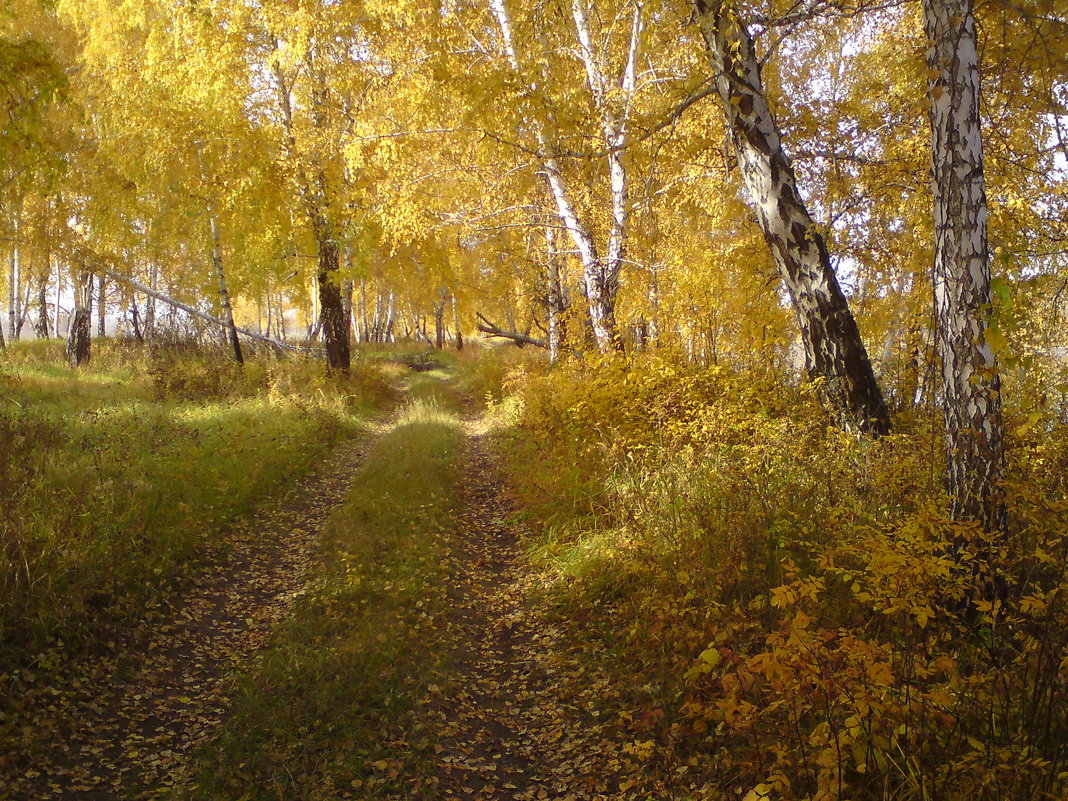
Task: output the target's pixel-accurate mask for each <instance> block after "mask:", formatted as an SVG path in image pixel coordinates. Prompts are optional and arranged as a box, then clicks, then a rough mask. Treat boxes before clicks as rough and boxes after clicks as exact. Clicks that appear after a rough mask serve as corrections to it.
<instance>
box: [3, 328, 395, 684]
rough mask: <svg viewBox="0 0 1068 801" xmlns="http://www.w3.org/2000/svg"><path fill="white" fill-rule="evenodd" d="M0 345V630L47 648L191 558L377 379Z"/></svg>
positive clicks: (10, 650)
mask: <svg viewBox="0 0 1068 801" xmlns="http://www.w3.org/2000/svg"><path fill="white" fill-rule="evenodd" d="M61 358H62V356H61V346H59V345H56V344H55V343H26V344H25V345H20V346H15V347H9V348H8V349H7V350H6V351H4V352H3V353H2V354H0V534H2V543H0V601H2V603H0V642H2V643H3V645H4V649H3V650H4V653H5V657H4V659H5V660H6V664H0V668H4V667H8V668H10V667H13V666H16V665H19V664H23V665H25V664H32V663H33V662H34V661H37V662H44V661H47V660H49V659H52V658H55V657H54V654H55V653H57V651H58V650H60V649H62V648H69V647H70V646H72V645H73V644H76V643H78V642H80V641H82V640H85V639H86V635H88V634H91V633H92V632H93V631H94V630H95V628H96V627H97V626H99V625H100V624H101V623H104V622H107V621H115V620H119V619H121V618H122V617H123V616H124V615H125V614H127V613H130V614H134V613H136V610H137V609H138V608H139V606H140V604H139V599H143V598H144V597H145V596H146V595H147V594H148V593H152V592H157V591H160V590H161V589H164V588H166V587H168V586H170V585H172V584H173V583H174V582H177V581H181V578H182V576H183V574H185V572H186V571H187V569H188V567H189V565H190V564H191V563H193V562H195V561H196V560H198V559H200V558H203V557H204V556H205V555H206V554H207V553H208V552H209V551H210V550H211V548H213V547H214V546H216V545H217V544H218V540H219V535H220V534H221V532H222V531H223V530H224V529H225V527H226V526H227V525H228V524H229V523H230V522H231V521H232V520H234V519H235V517H237V516H239V515H242V514H244V513H246V512H247V511H249V510H250V509H251V508H253V507H254V506H256V505H257V504H258V503H259V502H260V501H261V500H262V499H263V498H264V497H265V496H266V495H268V494H269V493H271V492H273V491H275V490H276V489H277V488H278V487H279V486H281V485H283V484H284V483H286V482H287V481H290V480H292V479H293V478H294V477H296V476H298V475H299V474H301V473H302V472H304V471H305V470H306V469H307V468H308V467H310V466H311V465H312V464H314V463H315V462H316V460H317V459H318V458H319V457H320V456H321V455H322V454H323V453H325V452H326V451H327V450H328V449H329V448H330V447H331V446H332V445H333V444H334V443H335V442H336V441H337V440H338V439H339V438H341V437H344V436H346V435H348V434H349V433H351V432H352V431H353V430H355V429H356V428H357V427H358V426H360V425H364V424H365V421H366V418H367V417H368V416H369V415H370V414H371V413H372V409H373V408H374V407H375V405H376V404H380V403H381V402H382V401H383V400H384V399H385V398H386V397H387V394H388V391H387V389H386V387H385V385H384V383H383V382H381V381H380V380H379V379H377V378H376V377H375V375H374V374H372V373H370V372H367V373H363V372H359V371H357V374H356V376H355V377H354V378H352V379H350V380H348V381H344V382H337V381H332V382H327V381H326V380H325V379H323V378H322V377H321V373H322V368H321V366H320V365H316V364H311V363H305V362H303V361H296V360H294V361H290V362H288V363H252V364H250V365H248V367H247V368H246V369H245V370H244V371H241V370H240V369H239V368H237V367H236V366H234V365H230V364H227V363H225V362H220V361H218V360H213V359H211V358H207V357H204V356H197V355H196V354H183V355H175V354H151V353H148V352H144V351H139V350H136V349H134V350H130V349H123V348H120V347H119V346H118V345H116V344H113V343H107V344H104V345H103V346H102V347H101V346H98V347H97V349H96V353H95V355H94V363H93V365H92V367H91V368H89V369H86V370H80V371H71V370H68V369H67V368H66V367H65V366H63V365H62V362H61Z"/></svg>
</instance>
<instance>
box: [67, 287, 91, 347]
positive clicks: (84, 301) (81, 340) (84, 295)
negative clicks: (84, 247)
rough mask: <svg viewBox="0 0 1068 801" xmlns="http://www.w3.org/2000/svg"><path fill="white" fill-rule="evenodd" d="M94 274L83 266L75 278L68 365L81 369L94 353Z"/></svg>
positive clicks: (68, 336) (68, 339) (68, 333)
mask: <svg viewBox="0 0 1068 801" xmlns="http://www.w3.org/2000/svg"><path fill="white" fill-rule="evenodd" d="M92 309H93V274H92V273H91V272H89V271H88V270H87V269H85V267H84V266H83V267H82V268H81V269H80V270H78V271H77V273H76V275H75V276H74V314H73V316H72V317H71V320H70V327H69V329H68V331H67V363H68V364H69V365H70V366H71V367H72V368H73V367H80V366H81V365H83V364H88V363H89V356H90V355H91V352H92V338H91V336H90V330H91V327H92Z"/></svg>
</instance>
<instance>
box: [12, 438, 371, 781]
mask: <svg viewBox="0 0 1068 801" xmlns="http://www.w3.org/2000/svg"><path fill="white" fill-rule="evenodd" d="M366 445H367V442H366V438H365V437H362V436H357V437H355V438H353V439H349V440H346V441H345V442H343V443H341V444H340V445H339V446H338V447H337V448H336V449H335V450H334V452H333V453H332V454H331V455H330V456H328V457H327V459H326V460H325V461H324V462H323V463H322V464H321V465H319V466H318V467H317V468H315V469H314V470H313V471H311V472H310V473H308V474H307V475H305V476H304V477H303V478H302V479H300V480H298V481H297V482H295V483H294V484H293V486H292V487H291V488H290V489H289V490H288V491H286V492H283V493H280V494H279V495H278V496H276V497H275V498H273V499H270V500H268V501H267V502H266V504H265V505H264V506H263V507H262V508H261V509H260V510H259V511H257V512H256V513H254V514H253V515H251V516H249V517H248V518H246V519H244V520H243V521H240V522H239V523H237V524H236V525H235V527H234V528H233V529H232V531H231V532H230V534H231V536H230V537H229V538H228V539H227V541H226V545H225V547H224V548H220V549H219V557H218V560H217V561H215V562H211V563H209V564H208V566H206V567H204V568H202V569H201V570H199V572H198V573H197V575H196V577H195V578H194V579H193V580H192V583H191V586H190V587H189V588H188V589H187V590H185V591H184V592H182V593H179V594H177V595H174V596H166V595H165V596H163V597H160V598H159V599H158V600H156V601H155V602H154V603H153V604H151V605H149V606H148V607H146V608H145V609H144V612H143V617H142V621H141V623H140V624H139V625H138V626H137V627H136V628H135V629H133V630H131V631H128V632H123V633H122V634H121V635H120V636H116V638H115V640H114V641H113V642H107V643H105V649H106V652H105V653H103V654H98V655H94V656H92V657H90V658H88V659H86V660H84V661H80V662H79V663H77V664H72V665H66V666H62V667H59V668H57V669H56V671H55V672H54V673H53V674H51V675H49V676H40V675H38V676H37V677H36V681H35V682H34V683H32V684H31V685H30V686H26V687H23V688H22V692H23V701H22V704H23V710H22V711H23V714H24V715H25V717H24V718H23V721H22V723H21V731H22V733H23V738H24V739H23V742H22V743H21V744H20V745H21V747H19V748H17V749H15V750H16V753H14V754H9V755H6V760H4V759H0V799H12V801H14V800H15V799H19V800H20V801H21V800H22V799H26V801H29V800H30V799H33V801H38V799H41V800H43V799H50V798H63V799H86V800H89V799H92V800H94V801H95V800H96V799H100V800H101V801H103V799H136V800H137V801H147V800H148V799H155V798H160V797H165V796H166V795H167V794H168V793H169V792H170V788H171V787H173V786H174V785H175V784H177V783H180V781H181V780H182V777H183V775H184V772H185V770H186V769H187V767H188V765H189V761H190V758H191V756H192V754H193V753H194V752H195V751H196V749H197V748H198V746H200V745H201V744H202V743H203V742H204V741H205V740H206V738H208V737H210V736H211V735H212V734H213V733H214V732H215V731H216V729H217V727H218V725H219V723H220V721H221V720H222V719H223V718H224V717H225V715H226V714H227V709H228V705H229V700H228V697H227V694H226V691H225V687H226V678H227V676H228V674H229V672H230V671H231V669H232V668H233V666H234V665H235V664H237V663H239V662H241V661H243V660H245V659H247V658H248V656H250V655H251V654H252V653H254V652H255V651H257V650H259V648H261V647H262V646H263V645H264V644H265V642H266V640H267V638H268V636H269V634H270V632H271V631H272V629H273V628H274V626H275V625H276V624H277V623H278V622H279V621H280V620H281V619H283V618H284V617H285V616H286V614H287V612H288V610H289V608H290V606H291V604H292V601H293V599H294V598H295V597H296V596H297V595H299V594H300V592H301V591H302V589H303V586H304V572H305V569H306V568H307V566H308V565H309V563H310V560H311V558H312V555H313V551H314V548H315V543H316V538H317V535H318V533H319V531H320V529H321V528H322V526H323V523H324V522H325V520H326V519H327V517H328V516H329V515H330V513H331V512H332V510H334V509H335V508H336V507H337V506H338V505H340V504H341V502H342V500H343V498H344V495H345V493H346V491H347V490H348V488H349V486H350V484H351V482H352V480H353V478H354V477H355V475H356V473H357V472H358V471H359V468H360V463H361V461H362V454H363V453H364V452H365V448H366ZM205 561H208V562H210V560H205Z"/></svg>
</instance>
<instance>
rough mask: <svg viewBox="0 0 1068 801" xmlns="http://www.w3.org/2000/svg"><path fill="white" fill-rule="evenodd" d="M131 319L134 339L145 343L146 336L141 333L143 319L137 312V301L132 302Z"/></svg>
mask: <svg viewBox="0 0 1068 801" xmlns="http://www.w3.org/2000/svg"><path fill="white" fill-rule="evenodd" d="M130 319H131V320H132V322H133V330H134V337H135V338H136V339H137V341H138V342H144V341H145V336H144V334H142V333H141V318H140V316H139V314H138V311H137V301H136V300H131V301H130Z"/></svg>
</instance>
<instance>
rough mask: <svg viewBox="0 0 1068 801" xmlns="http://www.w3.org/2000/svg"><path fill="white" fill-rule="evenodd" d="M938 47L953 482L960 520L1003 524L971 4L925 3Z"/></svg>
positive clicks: (936, 153)
mask: <svg viewBox="0 0 1068 801" xmlns="http://www.w3.org/2000/svg"><path fill="white" fill-rule="evenodd" d="M923 14H924V29H925V31H926V33H927V39H928V41H929V42H930V46H929V49H928V51H927V66H928V70H929V74H930V75H931V76H932V78H931V98H930V99H931V107H930V120H931V168H932V169H931V175H932V183H933V189H934V231H935V263H934V292H935V309H936V314H937V317H938V345H939V351H940V354H941V359H942V380H943V388H944V394H945V398H944V404H943V406H944V411H945V424H946V444H947V450H948V459H947V466H948V470H947V476H946V483H947V488H948V490H949V495H950V497H951V499H952V502H953V509H952V511H953V515H954V517H956V518H957V519H960V520H971V521H978V522H980V523H981V524H983V525H984V526H985V527H986V528H987V529H989V530H1001V529H1003V528H1004V526H1005V506H1004V501H1003V498H1002V492H1001V489H1000V486H999V485H1000V481H1001V478H1002V474H1003V470H1004V434H1003V430H1002V425H1003V424H1002V414H1001V386H1000V378H999V375H998V365H997V357H996V355H995V354H994V351H993V349H992V348H991V346H990V343H989V342H988V341H987V323H986V314H987V310H988V309H989V306H990V256H989V251H988V242H987V216H988V211H987V202H986V190H985V187H984V181H983V142H982V135H981V130H980V122H979V101H980V90H979V56H978V50H977V46H976V36H975V14H974V7H973V1H972V0H924V4H923Z"/></svg>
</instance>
